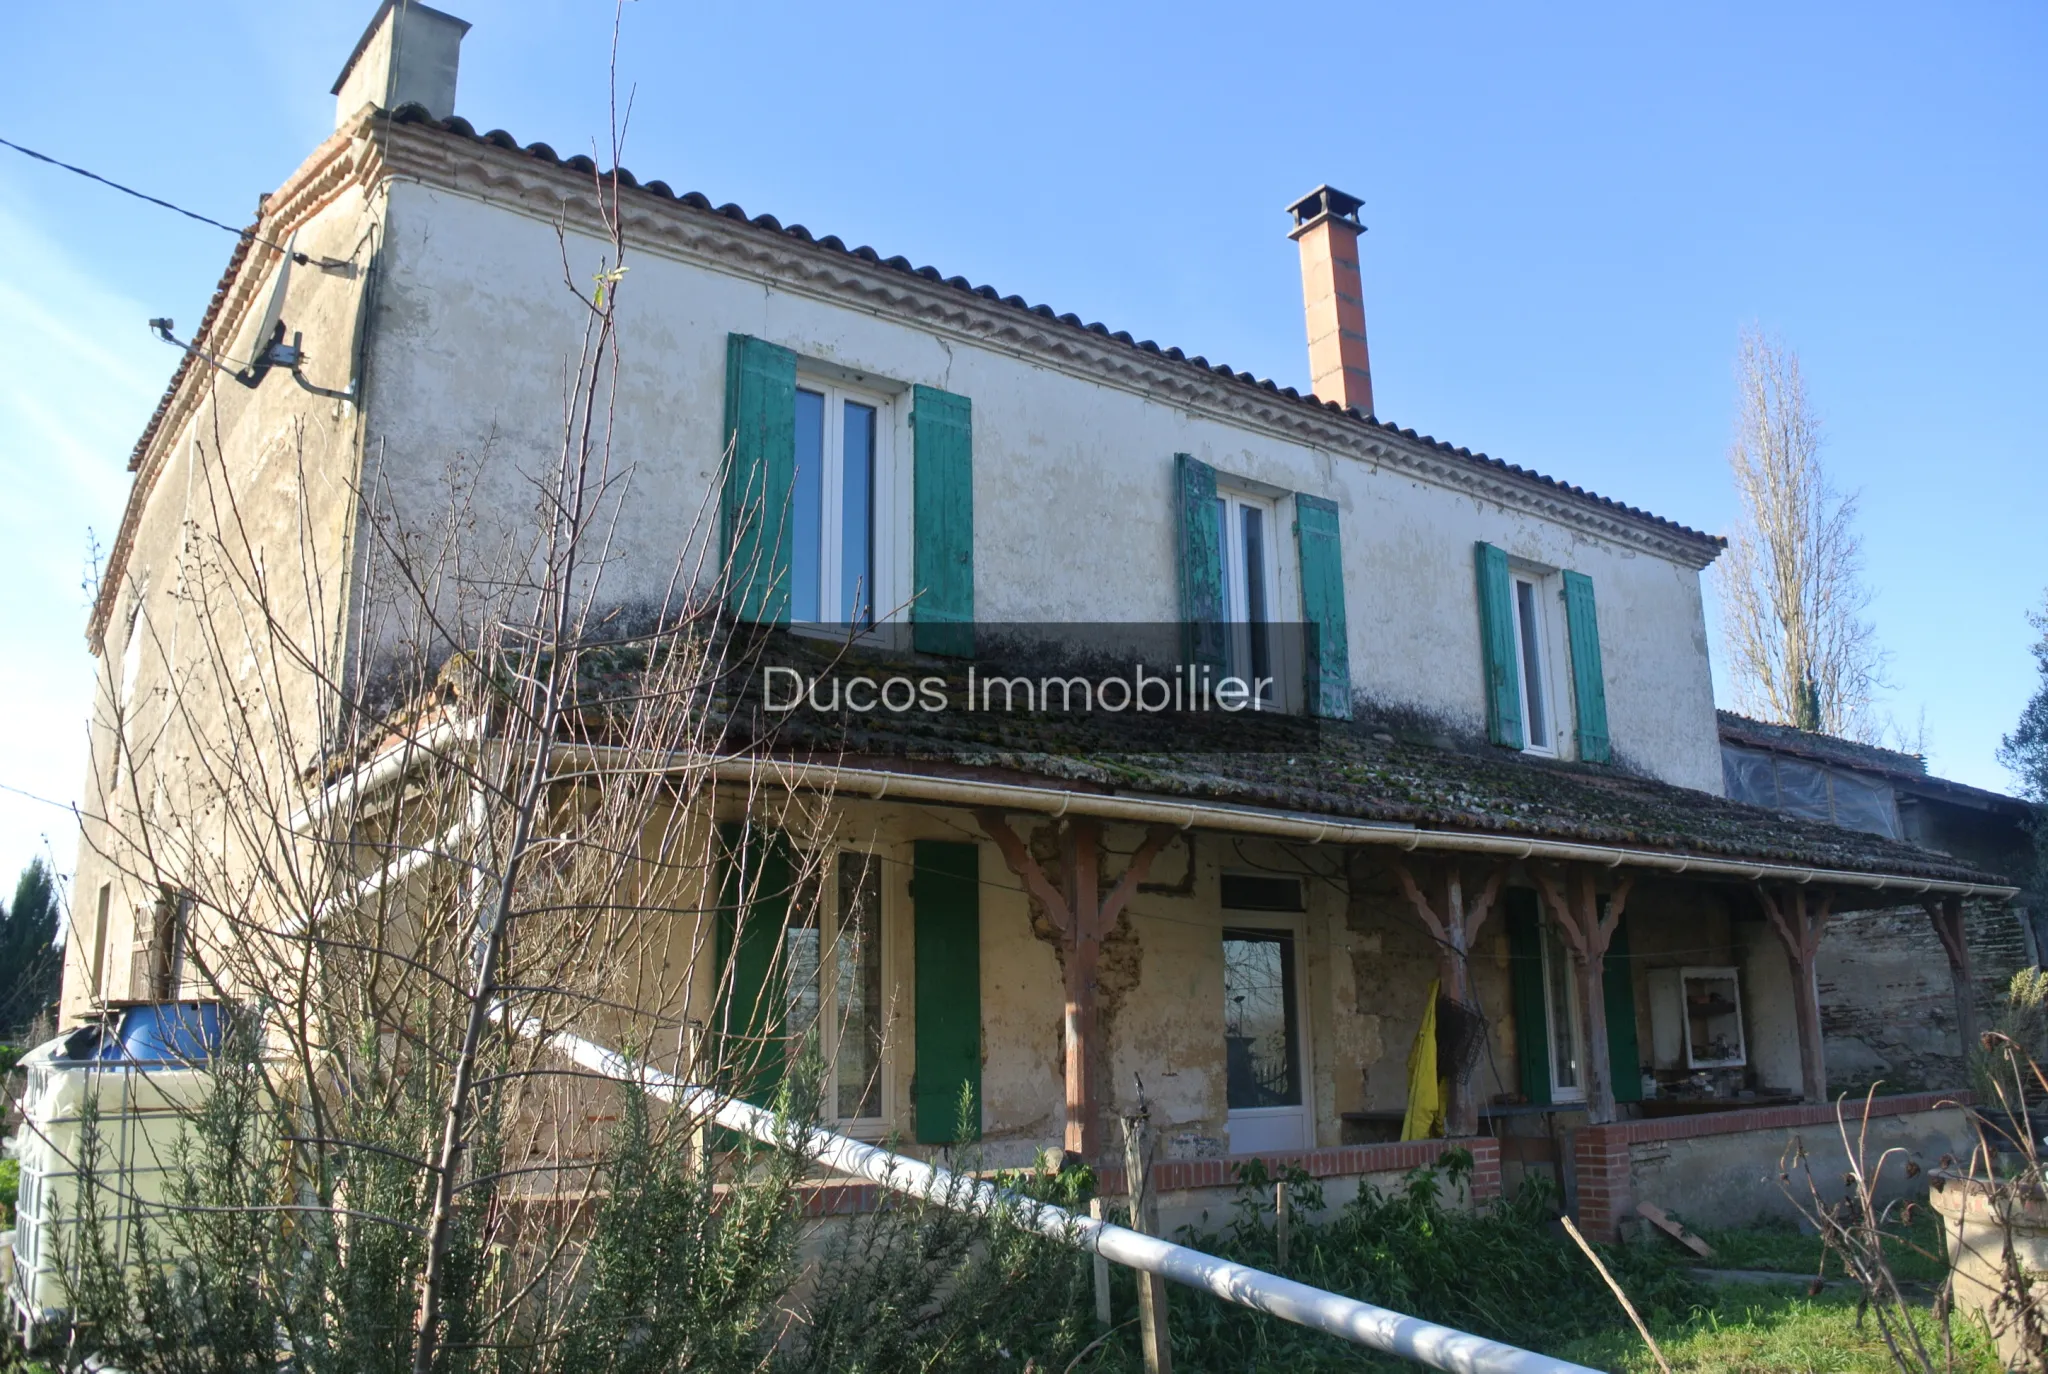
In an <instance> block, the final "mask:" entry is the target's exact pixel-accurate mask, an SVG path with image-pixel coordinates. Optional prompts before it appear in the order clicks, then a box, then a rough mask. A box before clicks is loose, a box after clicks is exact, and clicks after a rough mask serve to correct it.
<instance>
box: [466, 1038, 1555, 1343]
mask: <svg viewBox="0 0 2048 1374" xmlns="http://www.w3.org/2000/svg"><path fill="white" fill-rule="evenodd" d="M500 1019H501V1020H502V1019H505V1018H504V1017H503V1016H502V1014H501V1016H500ZM512 1029H513V1030H514V1031H515V1032H516V1033H517V1034H518V1035H520V1036H521V1037H523V1038H525V1039H529V1040H539V1041H541V1042H542V1043H543V1044H545V1045H547V1046H548V1047H549V1048H550V1049H553V1050H555V1051H557V1052H558V1053H560V1054H562V1055H563V1056H565V1057H566V1058H568V1059H571V1060H573V1061H574V1062H576V1063H577V1064H580V1065H581V1066H583V1067H584V1068H586V1069H590V1070H592V1071H594V1072H597V1073H600V1074H603V1075H604V1076H606V1077H607V1078H615V1079H619V1080H621V1081H630V1080H636V1079H637V1081H638V1082H639V1083H640V1085H641V1086H642V1087H643V1088H645V1089H646V1091H647V1093H648V1094H649V1095H650V1096H652V1097H654V1098H656V1099H658V1100H660V1101H663V1102H676V1103H680V1104H682V1106H683V1107H684V1108H685V1109H686V1110H688V1111H691V1112H695V1113H701V1114H702V1115H704V1116H706V1117H708V1118H710V1119H711V1120H713V1121H715V1122H717V1123H718V1124H719V1125H721V1126H724V1127H726V1128H727V1129H729V1130H735V1131H740V1132H742V1133H744V1134H746V1135H749V1136H752V1137H753V1138H754V1139H756V1140H760V1141H764V1142H766V1143H768V1144H771V1145H779V1144H780V1145H786V1144H790V1143H793V1142H791V1141H790V1140H789V1139H788V1132H787V1131H786V1130H785V1131H783V1132H780V1133H778V1131H777V1129H776V1121H775V1115H774V1113H772V1112H767V1111H763V1110H762V1109H761V1108H759V1107H756V1106H753V1105H752V1104H750V1103H746V1102H741V1101H738V1100H736V1099H732V1098H727V1097H724V1096H722V1095H721V1094H718V1093H715V1092H712V1091H711V1090H710V1089H708V1088H698V1087H692V1086H690V1085H689V1084H687V1083H684V1082H683V1081H682V1080H680V1079H678V1078H676V1077H674V1076H673V1075H670V1074H666V1073H662V1072H661V1071H660V1070H658V1069H653V1068H650V1067H648V1066H646V1065H644V1064H635V1063H634V1062H632V1061H631V1060H629V1059H627V1058H626V1057H625V1056H623V1055H621V1054H619V1053H617V1052H616V1051H614V1050H609V1049H606V1048H605V1047H604V1046H602V1045H598V1044H594V1043H593V1042H591V1041H589V1040H585V1039H583V1038H582V1037H581V1036H577V1035H571V1034H569V1033H568V1032H567V1031H556V1032H554V1033H552V1034H547V1033H545V1032H544V1031H543V1030H542V1028H541V1026H540V1023H539V1022H537V1021H534V1020H530V1019H523V1020H519V1021H516V1022H514V1023H513V1024H512ZM801 1145H802V1147H803V1148H804V1149H805V1150H806V1151H807V1152H809V1153H810V1154H811V1155H812V1157H813V1158H815V1159H816V1160H817V1161H818V1162H819V1163H820V1164H822V1165H824V1166H825V1167H827V1168H829V1169H832V1170H834V1171H836V1172H838V1173H842V1174H851V1175H853V1176H855V1177H857V1178H865V1179H867V1180H869V1181H870V1182H872V1183H878V1184H880V1185H881V1186H882V1187H884V1188H889V1189H892V1190H894V1191H896V1192H899V1193H907V1194H909V1195H910V1196H912V1197H922V1198H926V1199H929V1200H935V1201H939V1202H942V1203H943V1204H944V1205H946V1206H949V1207H953V1208H955V1209H956V1210H959V1211H966V1212H973V1213H976V1214H983V1215H985V1214H987V1213H990V1212H994V1211H997V1210H1000V1209H1003V1208H1009V1209H1011V1210H1012V1212H1013V1214H1014V1215H1015V1216H1017V1217H1018V1218H1019V1219H1020V1220H1022V1221H1023V1222H1024V1223H1025V1224H1027V1225H1029V1226H1030V1227H1031V1228H1032V1229H1034V1230H1036V1231H1039V1232H1040V1233H1042V1234H1044V1235H1047V1236H1050V1237H1052V1238H1053V1239H1055V1240H1071V1241H1075V1242H1078V1243H1079V1244H1080V1246H1081V1247H1082V1248H1083V1249H1085V1250H1090V1251H1093V1252H1094V1253H1096V1254H1098V1255H1101V1256H1102V1257H1103V1258H1104V1259H1107V1260H1111V1261H1114V1262H1115V1263H1117V1264H1122V1265H1127V1266H1129V1267H1130V1268H1133V1269H1142V1270H1144V1271H1146V1272H1147V1273H1151V1274H1158V1275H1159V1276H1161V1277H1162V1278H1166V1279H1171V1280H1172V1281H1173V1282H1175V1283H1180V1284H1185V1285H1187V1286H1188V1287H1190V1288H1199V1289H1201V1290H1202V1291H1204V1292H1206V1293H1210V1294H1213V1295H1214V1296H1216V1297H1218V1298H1221V1299H1223V1300H1224V1301H1225V1302H1233V1303H1236V1304H1237V1305H1238V1306H1240V1307H1248V1308H1250V1309H1252V1310H1253V1311H1254V1312H1264V1313H1266V1314H1268V1315H1269V1316H1274V1317H1278V1318H1280V1320H1282V1321H1287V1322H1293V1323H1294V1324H1295V1325H1297V1326H1305V1327H1308V1328H1310V1329H1311V1330H1315V1331H1322V1332H1325V1333H1327V1334H1329V1335H1332V1336H1335V1337H1337V1338H1338V1339H1340V1340H1346V1341H1350V1342H1351V1343H1353V1344H1354V1345H1364V1346H1370V1347H1371V1348H1372V1349H1374V1350H1383V1351H1385V1352H1386V1353H1388V1354H1390V1355H1399V1356H1401V1357H1403V1358H1404V1359H1410V1360H1414V1361H1416V1362H1418V1363H1420V1364H1426V1365H1428V1366H1429V1367H1430V1368H1432V1369H1442V1370H1448V1371H1452V1374H1595V1371H1593V1370H1590V1369H1588V1368H1587V1367H1586V1366H1584V1365H1577V1364H1572V1363H1570V1362H1569V1361H1566V1360H1558V1359H1553V1358H1551V1357H1550V1356H1548V1355H1539V1354H1537V1353H1535V1352H1534V1351H1531V1350H1524V1349H1522V1348H1521V1347H1519V1346H1513V1345H1508V1344H1506V1343H1504V1342H1501V1341H1494V1340H1488V1339H1487V1338H1486V1337H1484V1336H1475V1335H1472V1334H1471V1333H1470V1332H1467V1331H1459V1330H1457V1329H1456V1328H1454V1327H1449V1326H1439V1325H1437V1324H1436V1323H1435V1322H1427V1321H1423V1320H1422V1319H1421V1318H1420V1317H1411V1316H1408V1315H1406V1314H1404V1313H1401V1312H1395V1311H1391V1310H1389V1309H1387V1308H1384V1307H1375V1306H1373V1305H1372V1304H1371V1303H1369V1302H1360V1301H1358V1300H1357V1299H1356V1298H1347V1297H1345V1296H1344V1295H1343V1294H1341V1293H1331V1292H1327V1291H1325V1290H1323V1289H1321V1288H1311V1287H1310V1286H1309V1285H1307V1284H1305V1283H1296V1282H1295V1281H1294V1280H1293V1279H1285V1278H1281V1277H1280V1276H1279V1275H1277V1274H1269V1273H1267V1272H1265V1271H1264V1270H1262V1269H1253V1268H1251V1267H1249V1266H1248V1265H1243V1264H1233V1263H1232V1262H1231V1261H1229V1260H1225V1259H1218V1258H1217V1257H1216V1256H1214V1255H1210V1254H1205V1253H1203V1252H1202V1251H1200V1250H1191V1249H1189V1248H1188V1247H1187V1246H1185V1245H1175V1244H1174V1243H1173V1242H1171V1241H1166V1240H1161V1239H1159V1238H1158V1237H1157V1236H1148V1235H1144V1234H1142V1233H1141V1232H1138V1231H1133V1230H1130V1229H1128V1228H1126V1227H1122V1226H1112V1225H1110V1224H1109V1223H1108V1222H1105V1221H1098V1220H1096V1219H1095V1218H1094V1217H1086V1216H1081V1215H1079V1214H1078V1213H1074V1212H1069V1211H1067V1210H1066V1209H1065V1208H1062V1207H1055V1206H1053V1205H1051V1204H1050V1203H1040V1202H1034V1201H1032V1200H1030V1199H1028V1198H1022V1197H1019V1196H1017V1195H1016V1194H1014V1193H1005V1192H1003V1191H1001V1190H999V1189H997V1188H996V1187H994V1186H993V1185H991V1184H988V1183H984V1182H982V1181H981V1180H979V1179H976V1178H972V1177H969V1176H966V1175H962V1174H956V1173H954V1172H953V1171H952V1170H950V1169H944V1168H940V1167H939V1166H937V1165H934V1164H926V1163H925V1162H923V1161H922V1160H917V1159H911V1158H909V1157H907V1156H905V1155H898V1154H891V1153H890V1152H889V1151H887V1150H882V1149H877V1148H876V1147H875V1146H873V1145H866V1144H862V1143H861V1142H860V1141H858V1140H851V1139H848V1138H847V1137H846V1136H843V1135H835V1134H833V1133H832V1132H831V1131H826V1130H821V1129H818V1128H816V1127H813V1128H810V1129H808V1130H805V1131H804V1132H803V1133H802V1140H801Z"/></svg>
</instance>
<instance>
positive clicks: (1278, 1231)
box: [1273, 1178, 1294, 1274]
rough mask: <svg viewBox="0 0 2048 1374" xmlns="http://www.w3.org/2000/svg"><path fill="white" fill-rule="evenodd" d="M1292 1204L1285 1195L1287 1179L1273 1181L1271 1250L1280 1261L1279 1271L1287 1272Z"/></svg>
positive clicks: (1292, 1218) (1291, 1226) (1291, 1227)
mask: <svg viewBox="0 0 2048 1374" xmlns="http://www.w3.org/2000/svg"><path fill="white" fill-rule="evenodd" d="M1293 1221H1294V1204H1293V1202H1292V1201H1290V1200H1289V1198H1288V1196H1287V1180H1286V1179H1284V1178H1282V1179H1275V1180H1274V1182H1273V1251H1274V1254H1275V1255H1276V1256H1277V1257H1278V1258H1279V1261H1280V1272H1281V1273H1283V1274H1284V1273H1286V1272H1287V1240H1288V1235H1287V1233H1288V1232H1289V1231H1291V1230H1293V1229H1294V1227H1293Z"/></svg>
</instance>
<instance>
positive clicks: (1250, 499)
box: [1216, 485, 1300, 711]
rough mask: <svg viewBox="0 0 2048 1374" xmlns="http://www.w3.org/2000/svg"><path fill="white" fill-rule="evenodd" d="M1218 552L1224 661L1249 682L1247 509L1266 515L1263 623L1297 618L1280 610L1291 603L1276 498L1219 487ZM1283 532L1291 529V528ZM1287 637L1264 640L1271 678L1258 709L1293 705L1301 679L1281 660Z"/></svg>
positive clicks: (1249, 613)
mask: <svg viewBox="0 0 2048 1374" xmlns="http://www.w3.org/2000/svg"><path fill="white" fill-rule="evenodd" d="M1216 503H1217V519H1218V524H1219V525H1220V528H1219V529H1218V531H1217V536H1218V545H1217V552H1218V553H1219V555H1220V556H1221V562H1222V564H1223V568H1222V571H1223V589H1222V590H1223V622H1224V624H1223V630H1224V664H1225V667H1226V669H1227V670H1228V671H1229V672H1230V673H1231V674H1232V675H1234V676H1237V677H1241V678H1244V679H1245V680H1246V681H1247V682H1249V681H1250V680H1251V677H1252V662H1251V659H1252V653H1251V626H1252V623H1253V621H1252V606H1251V580H1250V578H1249V577H1248V576H1246V574H1247V572H1248V571H1249V567H1250V563H1249V560H1248V559H1247V558H1246V557H1245V550H1244V516H1243V512H1244V511H1246V510H1256V511H1258V512H1260V514H1261V515H1263V516H1264V518H1265V527H1266V539H1265V548H1264V549H1263V550H1262V551H1261V558H1260V565H1261V566H1260V569H1259V571H1260V573H1261V574H1262V577H1263V581H1264V583H1265V588H1264V590H1265V596H1264V598H1263V599H1264V602H1265V604H1264V606H1263V607H1262V608H1261V609H1262V611H1263V616H1262V621H1263V623H1264V624H1266V625H1267V626H1272V625H1274V624H1275V622H1278V621H1283V620H1290V619H1295V618H1296V617H1291V616H1286V615H1283V614H1281V613H1280V608H1281V607H1283V606H1285V605H1287V604H1289V603H1288V601H1287V599H1286V591H1287V590H1288V589H1291V587H1292V581H1293V580H1292V578H1289V577H1286V576H1285V575H1284V574H1285V573H1286V572H1287V566H1286V560H1284V559H1282V558H1281V556H1280V540H1281V534H1282V530H1281V526H1280V502H1279V500H1278V499H1277V498H1275V497H1271V496H1265V495H1261V494H1259V493H1257V492H1252V491H1247V490H1245V489H1243V488H1241V487H1228V486H1222V485H1218V487H1217V488H1216ZM1287 532H1288V533H1289V534H1291V533H1292V526H1291V525H1290V526H1289V527H1288V530H1287ZM1285 638H1286V637H1285V636H1284V635H1280V634H1274V633H1269V635H1268V637H1267V641H1266V645H1267V648H1266V672H1265V674H1264V676H1266V677H1270V678H1271V679H1272V685H1271V686H1270V687H1268V688H1267V689H1266V691H1265V693H1264V694H1263V697H1262V700H1261V709H1263V710H1267V711H1285V710H1292V709H1294V707H1295V705H1296V703H1295V702H1294V698H1295V697H1296V696H1298V695H1299V693H1298V692H1296V691H1292V690H1290V688H1291V687H1292V686H1293V685H1294V684H1295V683H1297V682H1298V681H1299V678H1300V671H1299V668H1298V667H1295V666H1293V665H1290V664H1288V663H1286V662H1283V657H1284V648H1285V646H1284V644H1283V642H1282V641H1283V640H1284V639H1285Z"/></svg>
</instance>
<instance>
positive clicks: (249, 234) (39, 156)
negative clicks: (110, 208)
mask: <svg viewBox="0 0 2048 1374" xmlns="http://www.w3.org/2000/svg"><path fill="white" fill-rule="evenodd" d="M0 144H4V145H6V146H7V147H9V148H12V149H14V151H15V152H17V153H22V154H25V155H27V156H29V157H32V158H34V159H35V160H36V161H38V162H47V163H49V164H50V165H51V166H52V167H62V168H63V169H64V170H65V171H67V172H76V173H77V174H78V175H79V176H82V177H84V178H86V179H87V180H89V181H97V182H98V183H99V184H100V185H102V186H111V187H113V188H114V189H115V190H116V191H119V192H120V193H121V194H123V195H127V196H134V197H135V198H136V199H137V200H146V201H148V202H149V203H150V204H151V205H160V206H162V207H163V208H164V209H166V210H173V211H176V212H177V213H178V214H181V215H183V216H184V217H185V218H186V219H196V220H198V221H199V222H200V223H201V224H208V225H212V226H213V227H214V228H215V229H225V230H226V231H227V232H228V233H230V234H233V235H234V236H235V237H236V238H239V239H248V240H250V241H251V242H254V243H260V244H262V245H263V246H264V247H266V248H275V249H276V250H277V251H278V252H280V253H290V254H291V259H292V261H293V262H295V263H297V264H299V266H301V267H304V266H306V265H307V264H308V263H310V262H312V259H311V258H309V257H307V256H306V255H305V254H304V253H297V252H293V251H292V250H291V249H289V248H286V247H285V246H284V245H283V244H281V243H278V242H275V241H274V240H271V239H267V238H264V237H263V235H261V234H259V233H257V232H256V231H255V230H254V229H237V228H235V226H234V225H232V224H222V223H221V222H220V221H219V220H217V219H212V218H209V217H208V216H206V215H202V214H200V213H199V212H198V211H196V210H187V209H186V208H185V207H184V206H182V205H173V204H171V202H169V201H167V200H159V199H158V198H157V197H155V196H152V195H146V194H144V193H143V192H141V191H138V190H136V189H135V188H134V187H132V186H123V185H122V184H121V183H120V182H118V181H113V180H110V179H108V178H106V177H103V176H101V175H100V174H99V173H98V172H88V171H87V170H86V169H85V168H83V167H74V166H72V165H71V164H70V163H68V162H62V161H59V160H58V159H56V158H54V157H51V156H50V155H49V154H48V153H39V152H37V151H36V150H35V149H33V148H24V147H22V146H21V145H20V144H19V143H16V142H14V141H13V140H12V139H7V138H0Z"/></svg>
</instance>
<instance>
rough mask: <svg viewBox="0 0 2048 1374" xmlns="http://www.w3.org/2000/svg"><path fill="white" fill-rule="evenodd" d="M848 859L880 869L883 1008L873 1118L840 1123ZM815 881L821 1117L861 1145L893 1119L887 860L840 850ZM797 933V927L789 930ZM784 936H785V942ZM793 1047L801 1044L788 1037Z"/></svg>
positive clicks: (873, 852) (876, 853) (878, 1012)
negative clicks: (843, 876)
mask: <svg viewBox="0 0 2048 1374" xmlns="http://www.w3.org/2000/svg"><path fill="white" fill-rule="evenodd" d="M848 855H858V856H860V857H862V858H866V859H870V860H872V861H875V862H877V863H878V864H879V865H880V866H881V873H880V881H879V882H877V884H876V892H877V896H878V900H879V901H880V904H881V905H880V908H879V909H878V910H877V911H876V912H875V933H876V935H877V937H878V941H879V944H880V948H879V949H878V950H877V951H876V952H875V959H876V961H877V962H878V963H879V964H880V966H881V970H882V989H881V1005H880V1006H878V1007H876V1008H875V1017H876V1020H877V1021H878V1022H879V1030H880V1032H881V1036H880V1039H881V1045H880V1048H879V1056H878V1062H877V1064H876V1076H877V1079H878V1082H877V1084H876V1089H877V1091H876V1093H875V1114H874V1115H873V1116H856V1117H842V1116H840V1115H839V1039H840V1035H841V1033H842V1032H843V1030H844V1024H843V1023H842V1021H841V1019H840V1014H839V959H840V948H841V947H840V943H839V929H840V918H841V915H842V913H841V911H840V907H839V865H840V863H841V861H842V860H843V859H844V858H845V857H846V856H848ZM818 876H819V888H820V892H821V897H820V900H819V902H818V910H817V913H816V919H817V922H818V925H817V930H818V973H817V977H818V1022H817V1024H818V1032H819V1034H818V1055H819V1058H820V1060H821V1062H822V1065H823V1068H824V1075H823V1079H822V1081H821V1082H820V1083H819V1085H818V1086H819V1096H820V1099H821V1114H822V1116H823V1117H824V1119H825V1120H827V1121H831V1122H833V1123H834V1124H835V1125H837V1126H838V1127H839V1128H840V1129H841V1130H842V1132H843V1133H845V1134H847V1135H852V1136H856V1137H861V1138H864V1139H880V1138H881V1137H882V1136H883V1135H884V1134H886V1133H887V1130H888V1124H889V1123H890V1122H891V1121H893V1120H894V1119H895V1115H894V1113H895V1110H896V1102H895V1091H894V1090H895V1084H894V1075H893V1074H892V1073H891V1072H890V1063H891V1058H892V1056H891V1054H890V1043H889V1041H890V1037H889V1002H890V979H889V972H890V968H891V967H892V965H891V960H892V959H893V958H894V956H895V953H896V949H895V943H896V942H895V937H894V934H893V932H892V931H891V928H890V927H891V922H890V919H889V917H890V915H891V907H892V905H893V904H892V903H891V902H890V899H889V887H890V883H889V876H890V875H889V856H888V854H887V853H886V852H885V851H884V850H883V848H882V847H881V846H879V845H862V844H839V845H835V846H833V847H832V848H831V849H830V850H829V851H828V852H827V855H826V860H825V865H824V869H823V871H822V872H821V873H820V874H819V875H818ZM792 928H793V929H794V928H798V927H792ZM787 938H788V936H787V935H786V934H785V936H784V939H785V940H787ZM784 967H785V968H788V967H789V960H788V955H787V953H786V952H785V955H784ZM791 1039H792V1041H793V1042H794V1043H797V1044H800V1043H801V1042H800V1040H798V1038H797V1037H795V1036H792V1037H791Z"/></svg>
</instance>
